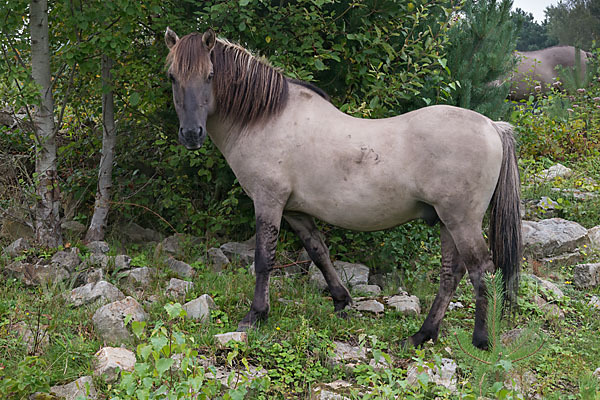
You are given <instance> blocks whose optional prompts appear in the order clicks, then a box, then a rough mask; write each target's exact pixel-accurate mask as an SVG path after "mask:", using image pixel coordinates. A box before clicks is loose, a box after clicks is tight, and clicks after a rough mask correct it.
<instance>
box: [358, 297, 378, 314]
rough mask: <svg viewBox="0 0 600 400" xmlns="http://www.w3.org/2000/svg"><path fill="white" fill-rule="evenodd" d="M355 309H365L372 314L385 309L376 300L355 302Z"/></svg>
mask: <svg viewBox="0 0 600 400" xmlns="http://www.w3.org/2000/svg"><path fill="white" fill-rule="evenodd" d="M356 309H357V310H358V311H367V312H371V313H374V314H379V313H382V312H383V311H384V310H385V307H384V306H383V304H381V303H380V302H378V301H377V300H365V301H361V302H357V303H356Z"/></svg>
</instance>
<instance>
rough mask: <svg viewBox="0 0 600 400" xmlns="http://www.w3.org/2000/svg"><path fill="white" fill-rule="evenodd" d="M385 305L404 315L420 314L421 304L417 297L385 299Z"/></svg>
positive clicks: (402, 296) (404, 296) (401, 296)
mask: <svg viewBox="0 0 600 400" xmlns="http://www.w3.org/2000/svg"><path fill="white" fill-rule="evenodd" d="M387 305H388V306H390V307H393V308H394V309H395V310H396V311H400V312H401V313H402V314H405V315H419V314H421V303H420V302H419V298H418V297H417V296H406V295H399V296H392V297H390V298H388V299H387Z"/></svg>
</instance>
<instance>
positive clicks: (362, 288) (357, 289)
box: [352, 284, 381, 296]
mask: <svg viewBox="0 0 600 400" xmlns="http://www.w3.org/2000/svg"><path fill="white" fill-rule="evenodd" d="M352 291H353V292H354V293H362V294H365V295H367V296H379V295H380V294H381V288H380V287H379V286H377V285H364V284H360V285H356V286H354V287H353V288H352Z"/></svg>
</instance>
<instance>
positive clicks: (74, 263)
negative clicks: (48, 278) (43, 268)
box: [50, 247, 81, 272]
mask: <svg viewBox="0 0 600 400" xmlns="http://www.w3.org/2000/svg"><path fill="white" fill-rule="evenodd" d="M50 263H51V264H56V265H57V266H60V267H63V268H65V269H66V270H67V271H69V272H73V271H75V269H76V268H77V267H78V266H79V265H80V264H81V258H79V249H78V248H77V247H73V248H72V249H71V250H70V251H57V252H56V253H55V254H54V255H53V256H52V258H51V259H50Z"/></svg>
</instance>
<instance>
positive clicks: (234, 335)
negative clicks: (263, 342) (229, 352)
mask: <svg viewBox="0 0 600 400" xmlns="http://www.w3.org/2000/svg"><path fill="white" fill-rule="evenodd" d="M214 338H215V341H216V342H217V346H218V347H221V348H222V347H225V346H226V345H227V343H229V342H230V341H231V340H233V341H236V342H243V343H247V342H248V334H247V333H246V332H227V333H221V334H218V335H215V336H214Z"/></svg>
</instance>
